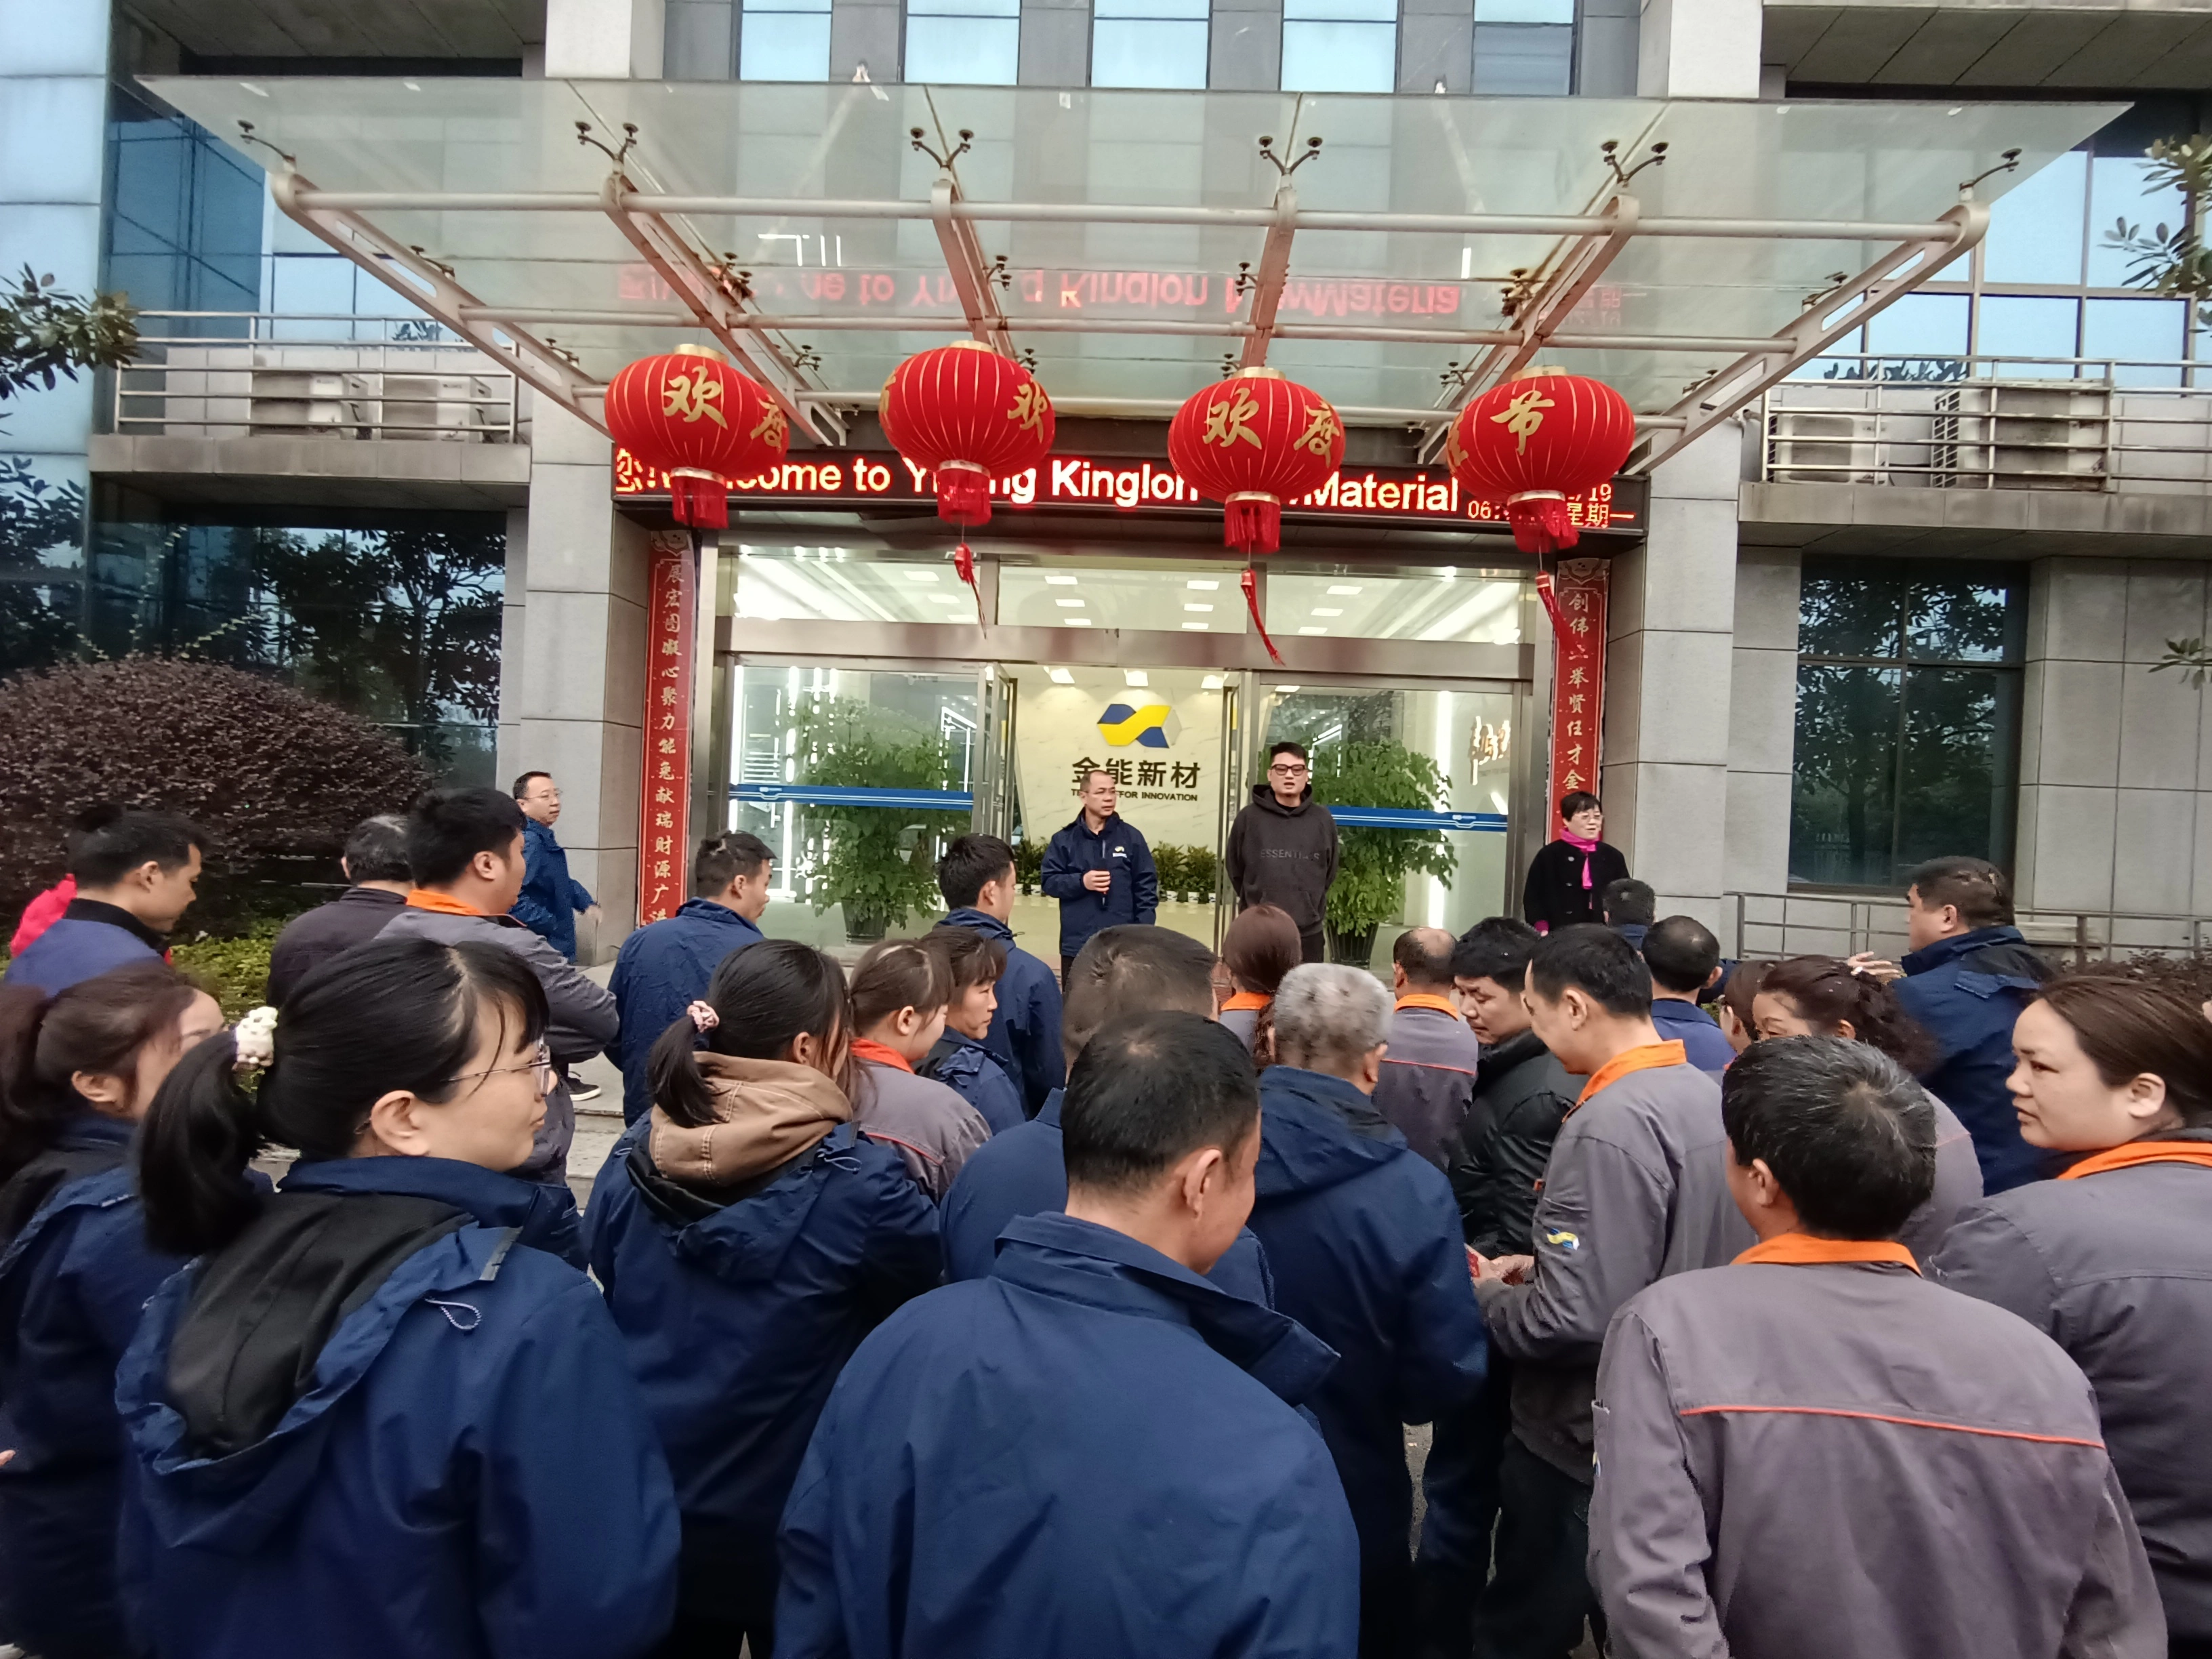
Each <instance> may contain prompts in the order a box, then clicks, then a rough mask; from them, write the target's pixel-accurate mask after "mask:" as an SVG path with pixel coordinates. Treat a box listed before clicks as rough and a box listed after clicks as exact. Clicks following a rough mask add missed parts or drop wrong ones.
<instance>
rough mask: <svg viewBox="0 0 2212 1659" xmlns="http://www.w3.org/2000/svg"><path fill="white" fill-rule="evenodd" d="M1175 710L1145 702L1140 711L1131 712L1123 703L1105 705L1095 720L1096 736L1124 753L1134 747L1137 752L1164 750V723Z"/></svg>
mask: <svg viewBox="0 0 2212 1659" xmlns="http://www.w3.org/2000/svg"><path fill="white" fill-rule="evenodd" d="M1174 715H1175V710H1174V709H1173V708H1170V707H1169V706H1168V705H1167V704H1166V703H1164V702H1148V703H1146V705H1145V706H1144V707H1143V708H1131V707H1130V706H1129V705H1128V704H1127V703H1126V702H1114V703H1109V704H1107V705H1106V712H1105V713H1104V714H1101V715H1099V717H1098V731H1099V735H1101V736H1102V737H1103V738H1105V739H1106V741H1107V742H1108V743H1109V744H1111V745H1112V746H1113V747H1114V748H1116V749H1127V747H1128V746H1129V745H1130V744H1136V745H1137V746H1138V747H1139V748H1140V749H1164V748H1166V747H1167V746H1168V743H1169V733H1168V729H1167V728H1168V722H1169V720H1171V719H1173V718H1174Z"/></svg>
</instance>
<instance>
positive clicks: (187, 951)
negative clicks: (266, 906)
mask: <svg viewBox="0 0 2212 1659" xmlns="http://www.w3.org/2000/svg"><path fill="white" fill-rule="evenodd" d="M276 933H277V929H276V926H275V925H273V924H270V923H267V922H263V923H259V924H257V925H256V926H255V927H254V929H253V931H252V933H247V934H246V935H245V936H244V937H243V938H240V939H214V938H210V936H209V935H207V934H205V933H200V934H197V935H195V936H194V937H192V938H190V939H179V940H178V941H177V942H176V943H175V944H174V945H172V946H171V947H170V950H169V957H170V960H171V961H172V962H173V963H175V964H176V966H177V969H178V971H179V972H180V973H182V974H184V975H185V976H186V977H187V978H190V979H193V980H197V981H198V982H199V983H200V984H202V985H204V986H205V987H207V988H208V989H209V990H210V992H212V993H214V995H215V1000H216V1001H217V1002H220V1003H221V1004H222V1017H223V1018H225V1019H230V1020H234V1019H236V1018H238V1017H239V1016H240V1015H241V1014H244V1013H246V1012H248V1011H249V1010H251V1009H254V1008H258V1007H259V1006H261V1005H262V1004H263V1003H264V1002H266V1001H267V1000H269V949H270V946H271V945H274V944H275V943H276Z"/></svg>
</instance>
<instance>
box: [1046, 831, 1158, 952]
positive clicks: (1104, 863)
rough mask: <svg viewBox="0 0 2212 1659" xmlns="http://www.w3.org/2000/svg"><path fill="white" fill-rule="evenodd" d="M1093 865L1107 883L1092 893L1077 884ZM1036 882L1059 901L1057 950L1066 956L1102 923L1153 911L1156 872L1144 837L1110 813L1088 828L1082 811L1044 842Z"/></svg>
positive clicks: (1144, 917)
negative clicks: (1108, 879) (1109, 882)
mask: <svg viewBox="0 0 2212 1659" xmlns="http://www.w3.org/2000/svg"><path fill="white" fill-rule="evenodd" d="M1093 870H1103V871H1105V872H1107V873H1108V874H1109V875H1110V876H1111V877H1113V878H1114V880H1113V884H1112V885H1111V886H1109V888H1108V889H1107V890H1105V891H1104V892H1103V893H1094V892H1092V891H1091V890H1090V889H1089V888H1088V887H1085V885H1084V884H1083V878H1084V877H1085V874H1087V873H1088V872H1091V871H1093ZM1038 884H1039V885H1041V886H1042V888H1043V889H1044V895H1045V896H1046V897H1047V898H1056V899H1058V900H1059V901H1060V955H1062V956H1064V957H1072V956H1073V955H1075V954H1076V953H1077V952H1078V951H1080V950H1082V949H1083V946H1084V943H1085V941H1086V940H1087V939H1090V937H1091V935H1092V934H1093V933H1097V931H1098V930H1099V929H1100V928H1102V927H1119V926H1121V924H1123V923H1125V922H1145V923H1150V922H1151V921H1152V918H1153V917H1154V916H1156V915H1158V914H1159V905H1160V872H1159V871H1158V868H1156V867H1155V866H1154V865H1153V863H1152V848H1150V847H1148V846H1146V844H1145V838H1144V836H1142V835H1141V834H1139V832H1138V831H1137V830H1136V829H1133V828H1132V827H1131V826H1130V825H1128V824H1127V823H1123V822H1122V820H1121V814H1120V813H1118V812H1117V813H1115V815H1114V816H1113V817H1110V818H1108V819H1107V820H1106V822H1105V823H1103V824H1101V825H1100V826H1099V827H1098V830H1097V834H1095V835H1094V834H1092V833H1091V825H1090V823H1089V821H1088V820H1087V819H1085V817H1084V816H1083V814H1082V813H1080V812H1078V813H1077V814H1076V815H1075V822H1074V823H1071V824H1069V825H1068V826H1067V827H1066V829H1062V830H1061V831H1060V833H1059V834H1058V835H1056V836H1054V837H1053V838H1052V840H1051V841H1050V842H1048V843H1047V844H1046V847H1045V849H1044V867H1043V869H1042V871H1041V872H1039V874H1038Z"/></svg>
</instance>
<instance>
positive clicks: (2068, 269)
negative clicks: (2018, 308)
mask: <svg viewBox="0 0 2212 1659" xmlns="http://www.w3.org/2000/svg"><path fill="white" fill-rule="evenodd" d="M2088 179H2089V157H2088V155H2087V152H2085V151H2082V150H2078V149H2076V150H2069V151H2068V152H2067V153H2066V154H2065V155H2062V156H2060V157H2059V158H2058V159H2057V161H2053V162H2052V163H2051V165H2050V166H2049V167H2045V168H2044V169H2043V171H2042V172H2040V173H2037V174H2036V175H2035V176H2034V177H2033V178H2031V179H2023V180H2022V181H2021V183H2020V184H2018V185H2015V186H2014V187H2013V188H2012V189H2010V190H2008V191H2006V192H2005V193H2004V194H2003V195H2002V196H2001V197H1998V198H1997V200H1996V203H1995V204H1992V205H1991V207H1990V228H1989V234H1988V235H1987V236H1986V237H1985V238H1984V240H1983V242H1982V276H1983V277H1984V280H1985V281H1988V282H1992V283H2069V284H2071V283H2078V282H2080V281H2081V233H2080V231H2079V229H2078V228H2077V227H2079V226H2080V225H2081V223H2082V198H2083V197H2084V195H2085V194H2086V192H2087V187H2088Z"/></svg>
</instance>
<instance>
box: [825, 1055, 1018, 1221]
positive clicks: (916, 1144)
mask: <svg viewBox="0 0 2212 1659" xmlns="http://www.w3.org/2000/svg"><path fill="white" fill-rule="evenodd" d="M853 1121H854V1124H856V1125H857V1126H859V1128H860V1133H862V1134H864V1135H866V1136H867V1138H868V1139H871V1140H874V1141H879V1142H881V1143H882V1144H883V1145H884V1146H888V1147H890V1149H891V1150H892V1151H893V1152H896V1153H897V1154H898V1155H899V1156H900V1157H901V1158H903V1159H904V1160H905V1161H906V1167H907V1170H908V1173H909V1174H910V1175H912V1176H914V1180H915V1185H916V1186H918V1187H920V1188H921V1190H922V1191H924V1192H925V1193H927V1194H929V1195H930V1197H932V1198H933V1199H935V1200H938V1201H939V1202H940V1203H941V1202H942V1201H943V1200H944V1198H945V1194H946V1192H948V1191H949V1190H950V1189H951V1186H952V1178H953V1176H957V1175H958V1174H959V1173H960V1171H961V1169H962V1167H963V1165H965V1164H967V1162H968V1160H969V1158H973V1157H974V1156H975V1149H976V1148H977V1147H978V1146H981V1145H982V1144H983V1143H984V1142H985V1141H987V1140H988V1139H990V1138H991V1126H990V1125H989V1124H987V1123H986V1122H984V1121H983V1115H982V1114H981V1112H978V1111H977V1110H976V1109H975V1108H974V1107H973V1106H970V1105H969V1103H967V1102H966V1101H965V1100H963V1099H962V1098H961V1097H960V1095H959V1093H958V1091H956V1090H954V1089H953V1088H951V1086H949V1085H945V1084H942V1083H939V1081H938V1080H937V1079H935V1078H928V1077H917V1076H915V1073H912V1072H908V1071H902V1070H901V1069H900V1068H899V1067H897V1066H886V1065H884V1063H883V1062H882V1061H881V1060H862V1061H861V1062H860V1082H859V1084H858V1085H857V1086H856V1087H855V1088H854V1091H853Z"/></svg>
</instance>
